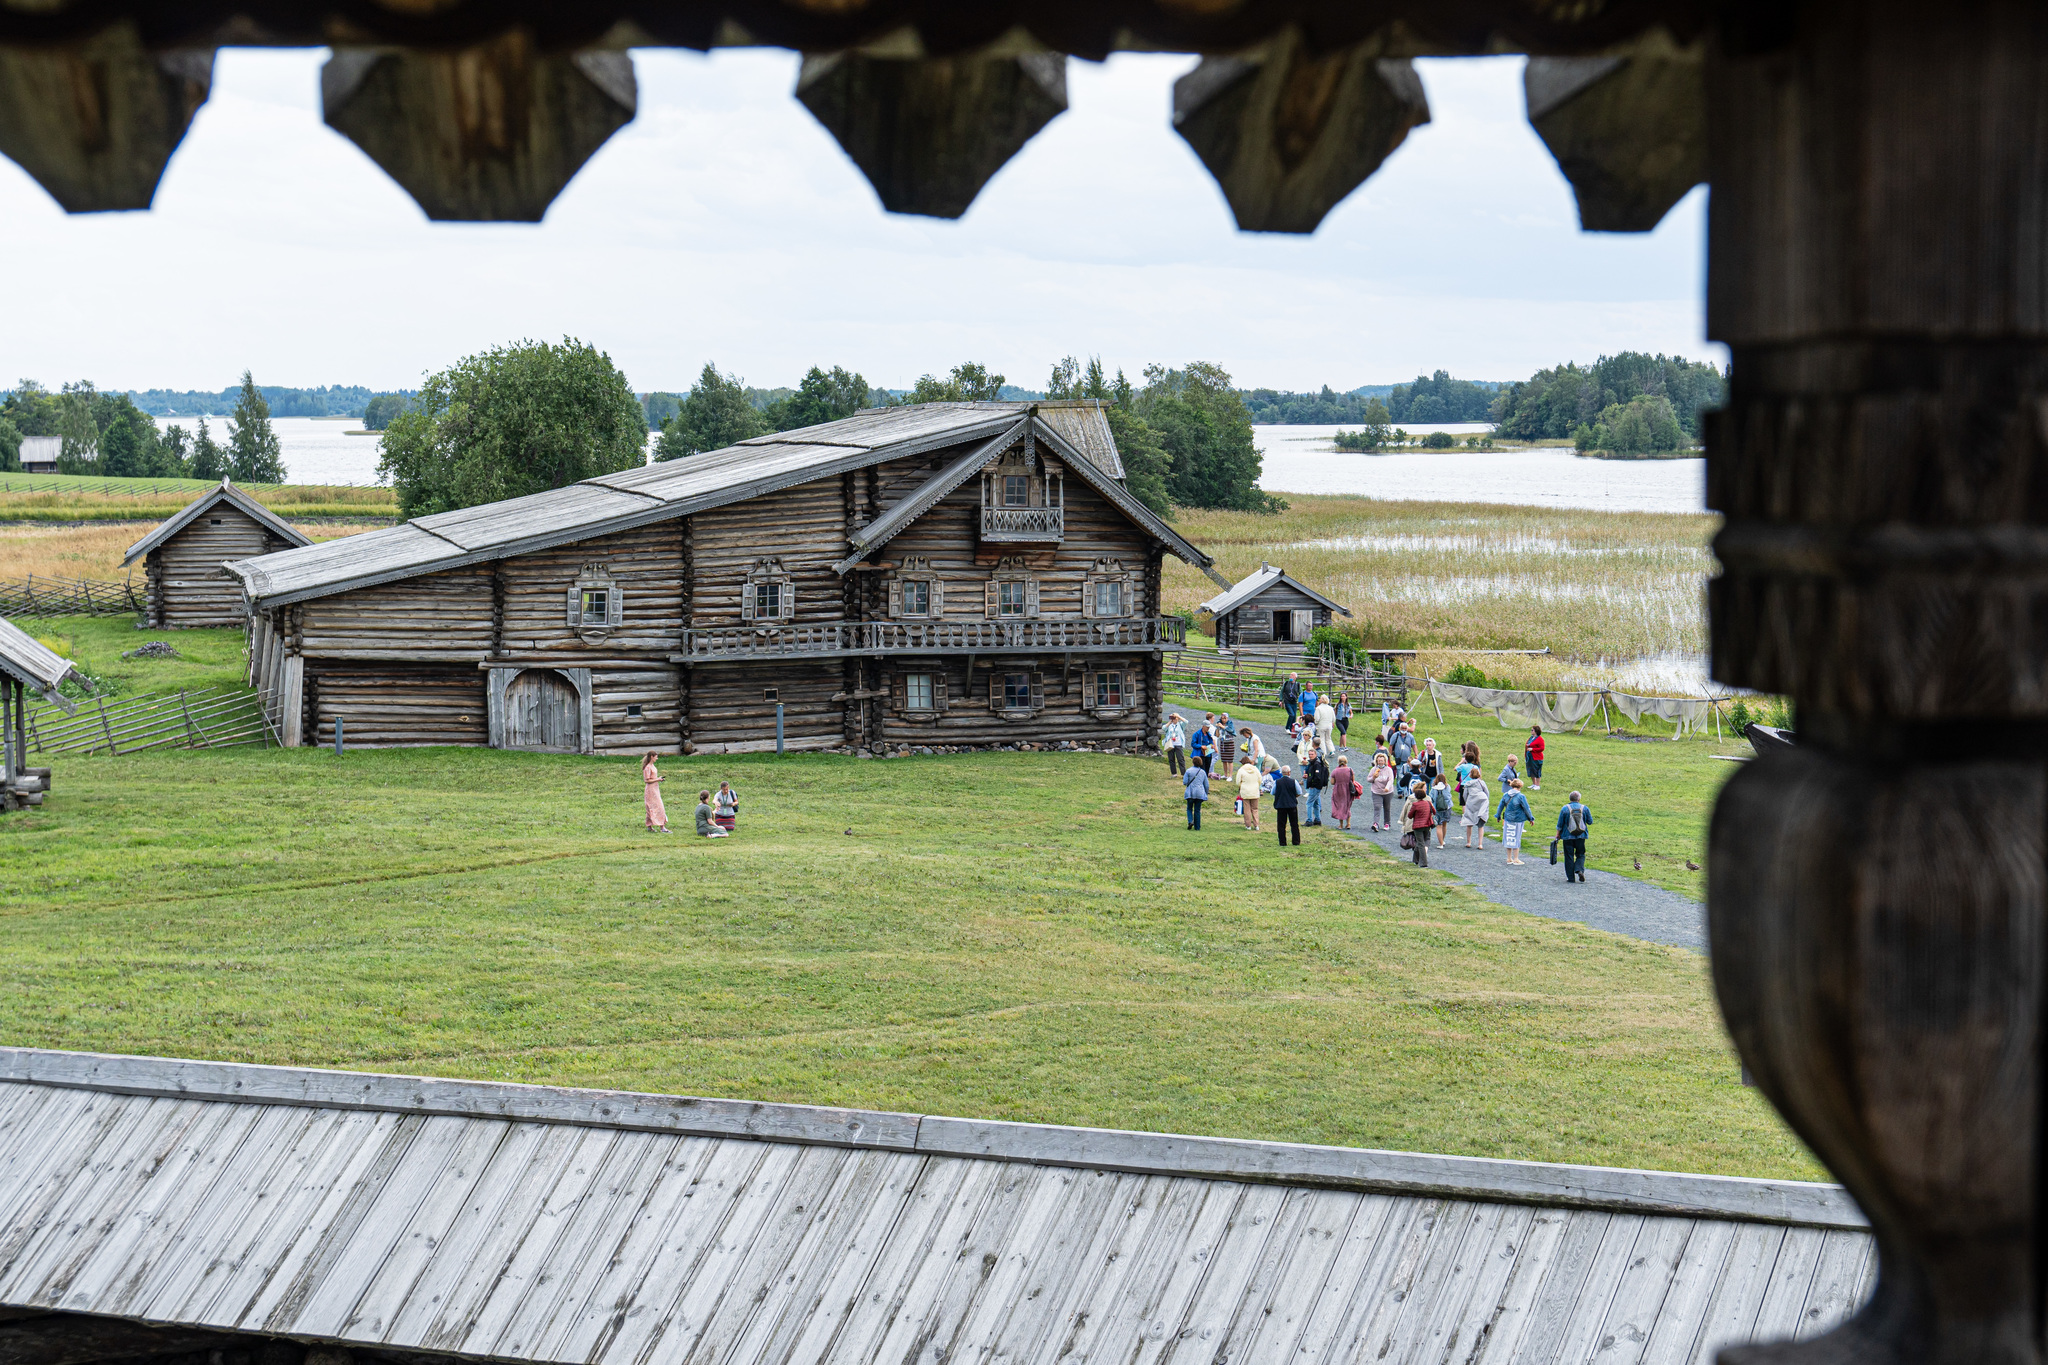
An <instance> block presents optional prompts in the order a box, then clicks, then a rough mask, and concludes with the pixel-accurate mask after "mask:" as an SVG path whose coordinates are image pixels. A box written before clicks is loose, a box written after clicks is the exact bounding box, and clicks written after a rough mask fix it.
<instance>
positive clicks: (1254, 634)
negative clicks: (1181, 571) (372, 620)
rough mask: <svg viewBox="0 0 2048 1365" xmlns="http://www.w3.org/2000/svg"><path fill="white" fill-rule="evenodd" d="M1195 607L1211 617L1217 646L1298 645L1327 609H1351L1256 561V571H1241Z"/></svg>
mask: <svg viewBox="0 0 2048 1365" xmlns="http://www.w3.org/2000/svg"><path fill="white" fill-rule="evenodd" d="M1201 609H1202V610H1203V611H1206V612H1208V613H1209V614H1210V615H1211V616H1213V617H1214V618H1215V620H1216V648H1218V649H1220V650H1228V649H1241V648H1260V649H1267V648H1274V649H1294V650H1299V649H1300V648H1301V646H1302V645H1303V644H1304V643H1306V642H1307V640H1308V637H1309V632H1310V631H1312V630H1314V629H1315V628H1316V627H1317V626H1327V625H1329V624H1330V621H1331V614H1332V613H1334V612H1342V613H1343V614H1344V615H1346V616H1349V615H1350V614H1351V612H1350V610H1349V609H1348V608H1346V607H1342V606H1340V605H1338V604H1337V603H1335V602H1332V601H1331V600H1330V599H1329V598H1327V597H1325V596H1323V595H1322V594H1321V593H1319V592H1317V591H1316V590H1315V589H1314V588H1311V587H1308V586H1307V585H1305V584H1302V583H1299V582H1296V581H1295V580H1294V579H1292V578H1290V577H1288V576H1287V572H1286V571H1285V570H1284V569H1277V568H1275V567H1273V566H1272V565H1271V564H1261V565H1259V571H1258V572H1257V573H1254V574H1247V575H1246V576H1245V578H1244V581H1243V582H1241V583H1239V584H1238V585H1237V586H1236V587H1233V588H1230V589H1228V590H1227V591H1225V592H1222V593H1219V594H1217V595H1216V596H1215V597H1212V598H1210V599H1209V600H1208V601H1206V602H1204V603H1202V606H1201Z"/></svg>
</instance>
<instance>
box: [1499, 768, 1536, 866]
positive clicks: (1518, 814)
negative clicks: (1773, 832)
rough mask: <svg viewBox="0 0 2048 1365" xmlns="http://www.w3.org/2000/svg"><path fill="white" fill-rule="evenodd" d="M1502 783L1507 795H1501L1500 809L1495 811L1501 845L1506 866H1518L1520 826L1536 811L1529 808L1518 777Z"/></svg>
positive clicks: (1532, 816) (1533, 817) (1520, 861)
mask: <svg viewBox="0 0 2048 1365" xmlns="http://www.w3.org/2000/svg"><path fill="white" fill-rule="evenodd" d="M1503 785H1505V786H1506V788H1507V795H1505V796H1503V797H1501V799H1500V810H1499V811H1498V812H1497V818H1498V819H1499V820H1500V842H1501V847H1502V848H1505V849H1506V850H1507V853H1508V866H1509V867H1520V866H1521V865H1522V826H1524V825H1526V824H1528V823H1529V822H1530V821H1531V820H1534V819H1535V818H1536V812H1534V811H1532V810H1530V809H1529V798H1528V797H1526V796H1524V795H1522V781H1521V779H1520V778H1509V779H1508V780H1507V782H1506V783H1504V784H1503Z"/></svg>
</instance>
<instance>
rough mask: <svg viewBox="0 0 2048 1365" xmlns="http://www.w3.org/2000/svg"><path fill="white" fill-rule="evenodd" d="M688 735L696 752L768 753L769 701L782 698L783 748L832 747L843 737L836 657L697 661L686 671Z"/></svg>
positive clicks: (840, 668) (771, 739)
mask: <svg viewBox="0 0 2048 1365" xmlns="http://www.w3.org/2000/svg"><path fill="white" fill-rule="evenodd" d="M690 675H691V676H690V693H689V708H690V710H689V718H690V729H689V737H690V741H691V743H692V745H693V746H694V750H695V752H697V753H732V754H739V753H773V752H774V750H775V700H774V699H770V698H769V697H768V695H767V693H768V690H769V689H770V688H773V689H774V690H775V692H776V694H777V698H778V699H779V700H780V701H781V702H782V707H783V718H782V734H783V743H784V746H785V747H786V748H789V749H832V748H837V747H838V746H840V745H841V744H844V743H846V742H847V739H846V711H845V708H844V706H843V705H842V703H841V702H839V701H837V700H835V699H834V698H835V697H837V696H838V694H839V693H840V692H841V691H842V690H843V688H844V676H845V669H844V664H843V662H842V661H841V660H839V659H817V660H813V661H808V662H790V663H785V662H782V661H780V660H774V661H768V662H755V663H740V664H700V665H698V666H696V667H694V668H692V669H691V670H690Z"/></svg>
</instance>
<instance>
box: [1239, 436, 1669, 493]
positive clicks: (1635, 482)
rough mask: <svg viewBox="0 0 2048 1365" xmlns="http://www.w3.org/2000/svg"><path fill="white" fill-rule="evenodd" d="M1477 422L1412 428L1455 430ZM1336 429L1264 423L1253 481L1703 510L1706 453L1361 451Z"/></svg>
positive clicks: (1276, 489) (1273, 487)
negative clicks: (1590, 455) (1615, 456)
mask: <svg viewBox="0 0 2048 1365" xmlns="http://www.w3.org/2000/svg"><path fill="white" fill-rule="evenodd" d="M1487 429H1488V428H1487V427H1486V426H1485V425H1483V424H1465V425H1453V426H1422V427H1412V428H1410V430H1412V431H1416V432H1424V433H1426V432H1431V431H1448V432H1450V433H1452V434H1453V435H1456V436H1458V437H1460V438H1462V437H1465V436H1468V435H1472V434H1475V433H1478V432H1483V431H1486V430H1487ZM1339 430H1340V428H1337V427H1294V426H1263V427H1253V428H1252V439H1253V441H1254V442H1256V443H1257V445H1258V447H1259V452H1260V454H1261V455H1263V456H1264V457H1265V461H1264V468H1263V471H1262V472H1261V474H1260V476H1259V487H1261V488H1263V489H1265V490H1267V491H1268V492H1272V493H1353V494H1359V495H1362V496H1365V497H1372V498H1393V499H1398V500H1400V501H1403V502H1416V501H1429V502H1502V503H1514V504H1518V505H1520V506H1524V507H1584V508H1591V509H1594V510H1597V511H1607V512H1704V511H1706V510H1707V462H1706V461H1705V460H1588V459H1582V458H1581V457H1579V456H1578V455H1576V454H1574V453H1573V452H1572V451H1570V450H1569V449H1564V448H1559V447H1551V446H1543V447H1538V448H1536V449H1534V450H1429V451H1419V450H1414V451H1400V452H1397V453H1393V454H1385V455H1362V454H1354V453H1352V452H1350V451H1343V450H1338V449H1337V448H1336V446H1334V445H1333V444H1331V442H1332V438H1334V437H1335V436H1336V434H1337V432H1338V431H1339Z"/></svg>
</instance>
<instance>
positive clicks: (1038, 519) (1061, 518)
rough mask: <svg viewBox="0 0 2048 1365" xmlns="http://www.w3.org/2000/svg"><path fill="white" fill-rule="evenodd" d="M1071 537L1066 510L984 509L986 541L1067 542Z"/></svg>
mask: <svg viewBox="0 0 2048 1365" xmlns="http://www.w3.org/2000/svg"><path fill="white" fill-rule="evenodd" d="M1066 534H1067V511H1066V509H1065V508H1064V507H995V506H989V505H984V506H983V507H982V509H981V538H982V539H983V540H1063V539H1065V538H1066Z"/></svg>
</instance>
